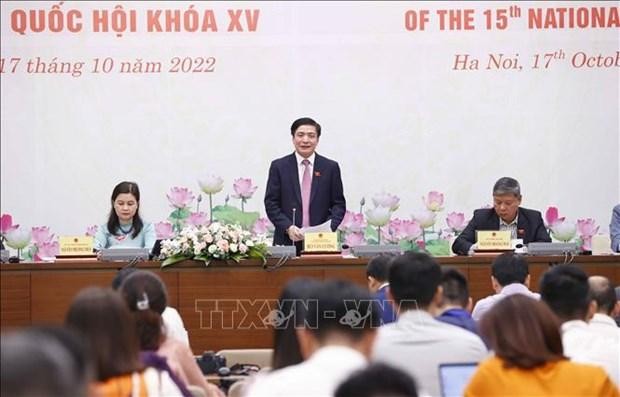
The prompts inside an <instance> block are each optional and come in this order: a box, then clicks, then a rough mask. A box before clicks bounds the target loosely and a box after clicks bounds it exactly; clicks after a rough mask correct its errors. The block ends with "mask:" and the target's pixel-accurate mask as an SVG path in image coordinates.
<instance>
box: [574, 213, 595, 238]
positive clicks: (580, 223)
mask: <svg viewBox="0 0 620 397" xmlns="http://www.w3.org/2000/svg"><path fill="white" fill-rule="evenodd" d="M599 227H600V226H596V221H595V220H594V219H592V218H587V219H577V233H578V234H579V236H581V237H582V238H583V237H592V236H594V235H595V234H596V233H598V229H599Z"/></svg>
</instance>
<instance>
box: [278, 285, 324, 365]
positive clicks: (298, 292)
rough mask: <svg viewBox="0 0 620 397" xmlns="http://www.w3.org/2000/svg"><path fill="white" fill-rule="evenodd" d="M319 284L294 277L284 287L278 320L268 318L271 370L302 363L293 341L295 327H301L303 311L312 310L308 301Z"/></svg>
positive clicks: (297, 347)
mask: <svg viewBox="0 0 620 397" xmlns="http://www.w3.org/2000/svg"><path fill="white" fill-rule="evenodd" d="M320 284H321V283H320V282H319V281H318V280H316V279H312V278H306V277H299V278H295V279H293V280H291V281H289V282H288V283H286V285H285V286H284V288H283V289H282V293H281V294H280V298H279V300H278V305H279V307H278V311H276V312H275V313H277V314H278V317H279V318H276V319H272V320H273V321H272V322H273V325H274V341H273V364H272V367H273V369H280V368H284V367H287V366H289V365H295V364H299V363H300V362H302V361H303V357H302V356H301V351H300V350H299V341H298V340H297V332H296V329H297V328H301V327H303V325H304V320H305V316H306V311H307V310H313V311H314V310H316V302H311V301H310V299H309V298H310V297H311V296H312V291H314V289H315V288H316V287H317V286H319V285H320Z"/></svg>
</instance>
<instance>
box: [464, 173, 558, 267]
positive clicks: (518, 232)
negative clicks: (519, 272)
mask: <svg viewBox="0 0 620 397" xmlns="http://www.w3.org/2000/svg"><path fill="white" fill-rule="evenodd" d="M519 205H521V187H520V186H519V182H517V180H516V179H513V178H509V177H503V178H500V179H499V180H498V181H497V182H495V186H493V208H481V209H477V210H475V211H474V217H473V218H472V220H471V221H469V224H468V225H467V227H466V228H465V230H463V231H462V232H461V234H460V235H459V236H458V237H457V238H456V240H454V244H452V251H453V252H454V253H455V254H458V255H471V254H472V253H473V252H474V250H475V249H476V248H477V246H476V231H477V230H508V231H510V233H511V234H512V238H513V239H517V238H518V239H523V244H528V243H531V242H535V241H541V242H551V237H549V233H547V229H545V224H544V223H543V220H542V216H541V215H540V212H539V211H535V210H529V209H527V208H521V207H519Z"/></svg>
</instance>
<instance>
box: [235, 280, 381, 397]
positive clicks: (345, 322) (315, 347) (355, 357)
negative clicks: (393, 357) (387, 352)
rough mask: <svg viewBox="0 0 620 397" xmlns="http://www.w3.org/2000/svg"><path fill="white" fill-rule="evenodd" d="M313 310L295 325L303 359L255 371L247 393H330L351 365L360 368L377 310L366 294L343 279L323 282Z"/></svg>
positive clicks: (274, 395) (318, 396)
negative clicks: (260, 374)
mask: <svg viewBox="0 0 620 397" xmlns="http://www.w3.org/2000/svg"><path fill="white" fill-rule="evenodd" d="M312 295H313V296H312V299H316V303H317V307H316V309H317V310H316V311H310V310H309V311H307V312H306V317H305V326H304V328H302V329H298V330H297V336H298V338H299V346H300V350H301V354H302V357H303V358H304V360H305V361H303V362H302V363H300V364H297V365H291V366H288V367H286V368H282V369H279V370H276V371H273V372H271V373H269V374H267V375H265V376H263V377H259V378H257V379H256V381H255V382H254V383H253V384H251V385H250V386H249V387H248V392H247V394H246V395H247V396H249V397H253V396H269V397H277V396H313V397H321V396H326V397H327V396H333V393H334V391H335V389H336V387H337V386H338V385H339V384H340V383H341V382H342V381H343V380H344V379H346V378H347V377H348V376H349V375H350V374H351V373H352V372H353V371H355V370H357V369H360V368H363V367H364V366H365V365H366V364H367V361H366V360H367V358H368V357H369V355H370V352H371V350H372V344H373V341H374V339H375V334H376V328H377V327H378V326H379V313H378V312H377V310H376V307H375V306H374V305H372V304H371V299H372V297H371V295H370V294H369V293H368V292H367V291H364V290H363V289H361V288H360V287H358V286H356V285H354V284H353V283H351V282H348V281H340V280H331V281H326V282H325V283H322V284H321V285H320V286H318V287H317V288H316V289H315V290H314V291H313V293H312Z"/></svg>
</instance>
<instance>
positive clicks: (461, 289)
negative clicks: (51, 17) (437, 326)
mask: <svg viewBox="0 0 620 397" xmlns="http://www.w3.org/2000/svg"><path fill="white" fill-rule="evenodd" d="M441 288H442V289H443V294H442V299H441V302H440V303H439V306H438V308H437V314H438V315H437V316H436V317H435V318H436V319H437V320H439V321H441V322H444V323H448V324H452V325H456V326H457V327H461V328H463V329H466V330H468V331H471V332H473V333H474V334H476V335H478V327H477V325H476V322H475V321H474V319H473V318H472V316H471V307H472V301H471V297H470V296H469V287H468V285H467V279H466V278H465V276H463V274H462V273H461V272H459V271H458V270H457V269H451V268H444V269H442V272H441Z"/></svg>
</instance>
